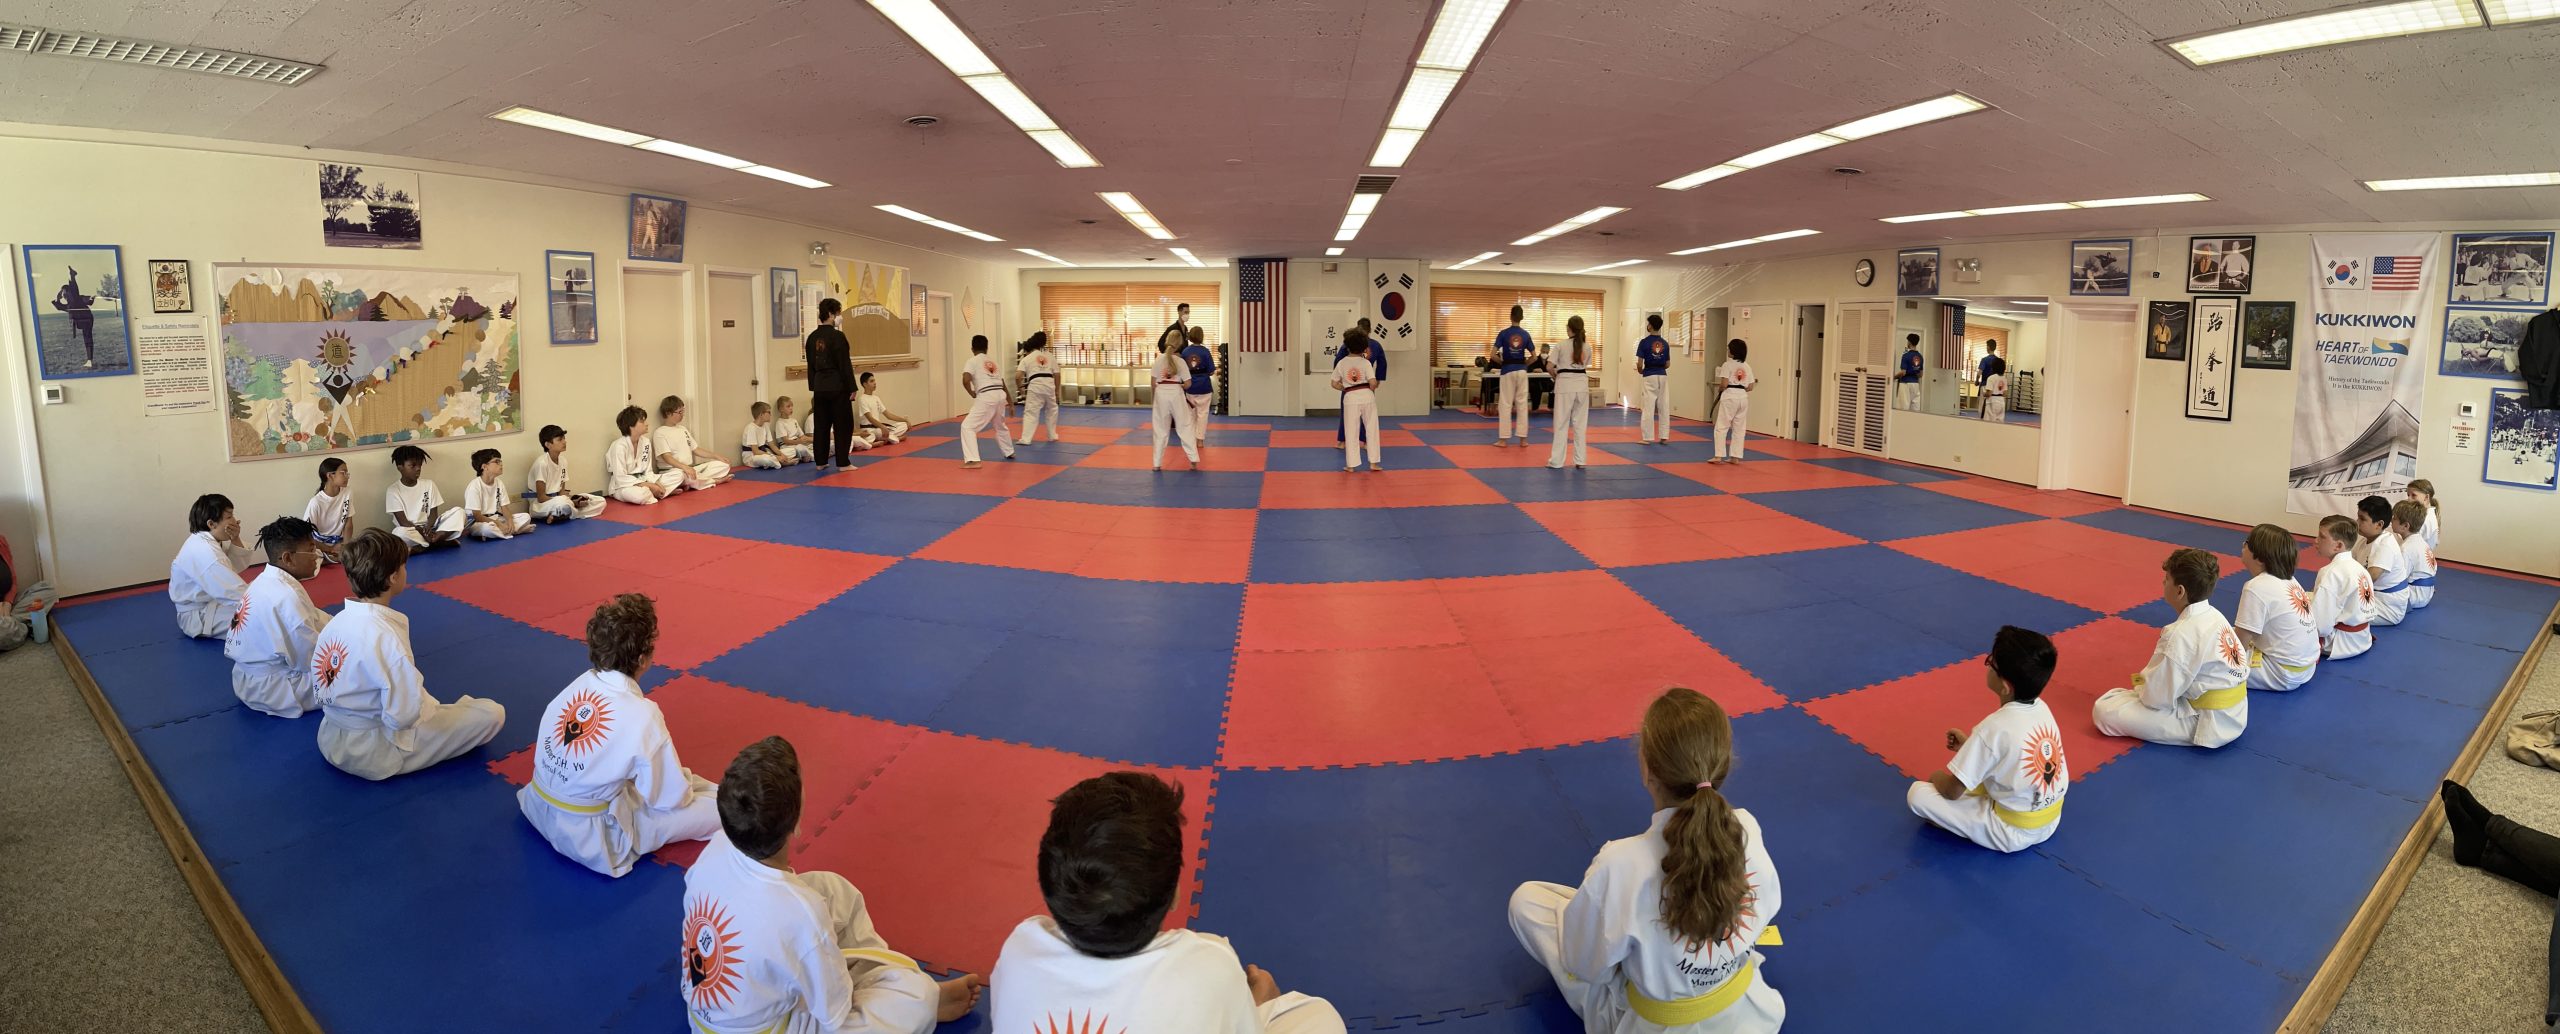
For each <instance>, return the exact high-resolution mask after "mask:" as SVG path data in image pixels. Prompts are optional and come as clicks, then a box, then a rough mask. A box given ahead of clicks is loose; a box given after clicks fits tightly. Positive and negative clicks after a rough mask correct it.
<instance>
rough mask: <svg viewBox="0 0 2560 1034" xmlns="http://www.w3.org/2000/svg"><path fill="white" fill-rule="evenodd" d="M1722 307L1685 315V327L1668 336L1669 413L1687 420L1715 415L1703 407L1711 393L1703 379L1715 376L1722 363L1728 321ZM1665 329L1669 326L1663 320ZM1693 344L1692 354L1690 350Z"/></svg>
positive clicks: (1725, 310)
mask: <svg viewBox="0 0 2560 1034" xmlns="http://www.w3.org/2000/svg"><path fill="white" fill-rule="evenodd" d="M1730 315H1731V312H1730V311H1729V310H1727V309H1725V308H1722V307H1717V308H1713V309H1699V310H1696V311H1694V312H1691V313H1690V314H1689V319H1688V326H1687V327H1685V328H1682V329H1681V330H1680V332H1679V333H1678V334H1677V335H1676V336H1675V335H1671V334H1665V335H1664V336H1665V337H1669V338H1670V339H1671V376H1670V378H1669V380H1670V381H1671V415H1672V416H1676V417H1685V418H1687V419H1690V420H1713V419H1715V417H1716V415H1715V414H1714V413H1712V412H1709V411H1708V409H1707V407H1708V405H1709V404H1710V403H1711V402H1712V401H1713V400H1714V397H1715V393H1714V392H1711V391H1708V390H1707V379H1708V378H1710V377H1713V376H1715V373H1716V366H1717V365H1718V364H1720V363H1723V362H1724V343H1725V333H1724V332H1725V327H1726V325H1727V324H1728V323H1730V322H1731V321H1730V320H1729V319H1728V318H1727V317H1729V316H1730ZM1663 329H1665V330H1669V329H1670V326H1669V324H1668V323H1667V322H1666V324H1665V325H1664V328H1663ZM1693 346H1694V347H1695V349H1696V353H1695V354H1692V353H1691V348H1692V347H1693Z"/></svg>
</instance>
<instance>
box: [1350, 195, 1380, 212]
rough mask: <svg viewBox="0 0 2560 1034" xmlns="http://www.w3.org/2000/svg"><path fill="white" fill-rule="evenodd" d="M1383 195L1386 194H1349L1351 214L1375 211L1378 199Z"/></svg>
mask: <svg viewBox="0 0 2560 1034" xmlns="http://www.w3.org/2000/svg"><path fill="white" fill-rule="evenodd" d="M1385 196H1386V195H1384V194H1365V193H1364V194H1353V195H1351V214H1353V215H1367V214H1369V213H1371V212H1375V211H1377V210H1378V199H1380V198H1383V197H1385Z"/></svg>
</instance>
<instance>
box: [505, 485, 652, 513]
mask: <svg viewBox="0 0 2560 1034" xmlns="http://www.w3.org/2000/svg"><path fill="white" fill-rule="evenodd" d="M642 491H643V492H646V491H647V490H646V489H643V490H642ZM603 512H604V497H603V496H595V495H578V494H575V493H571V494H569V495H555V496H552V497H551V498H549V499H545V500H543V501H541V502H538V503H535V504H533V515H534V516H536V517H540V518H542V519H544V520H554V519H557V518H562V517H567V518H570V519H573V520H584V519H586V518H589V517H593V516H595V515H597V514H600V513H603Z"/></svg>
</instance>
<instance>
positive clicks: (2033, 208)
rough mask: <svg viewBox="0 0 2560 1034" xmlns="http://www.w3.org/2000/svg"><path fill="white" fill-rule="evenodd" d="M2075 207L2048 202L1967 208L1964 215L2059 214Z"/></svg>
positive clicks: (2067, 203)
mask: <svg viewBox="0 0 2560 1034" xmlns="http://www.w3.org/2000/svg"><path fill="white" fill-rule="evenodd" d="M2074 207H2077V206H2075V205H2073V204H2072V203H2071V202H2068V201H2050V202H2046V203H2044V204H2041V205H2005V206H2002V207H2000V208H1968V209H1965V210H1964V214H1966V215H2017V214H2019V213H2022V212H2060V211H2064V210H2066V209H2070V208H2074Z"/></svg>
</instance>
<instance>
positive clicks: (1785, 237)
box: [1672, 230, 1822, 255]
mask: <svg viewBox="0 0 2560 1034" xmlns="http://www.w3.org/2000/svg"><path fill="white" fill-rule="evenodd" d="M1821 232H1822V231H1820V230H1787V231H1785V232H1782V233H1764V234H1761V235H1760V236H1757V237H1752V238H1748V239H1744V240H1738V241H1726V242H1724V243H1722V244H1709V245H1707V246H1705V247H1702V248H1690V249H1688V250H1686V251H1675V252H1672V254H1674V255H1703V254H1706V253H1707V252H1710V251H1723V250H1724V249H1726V248H1739V247H1742V246H1744V245H1749V244H1767V243H1769V242H1770V241H1789V240H1794V239H1796V238H1798V237H1811V236H1813V235H1814V234H1817V233H1821Z"/></svg>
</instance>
